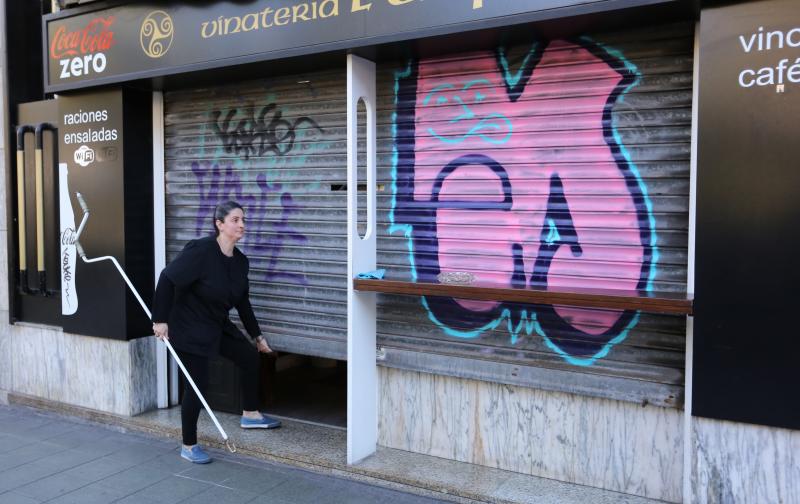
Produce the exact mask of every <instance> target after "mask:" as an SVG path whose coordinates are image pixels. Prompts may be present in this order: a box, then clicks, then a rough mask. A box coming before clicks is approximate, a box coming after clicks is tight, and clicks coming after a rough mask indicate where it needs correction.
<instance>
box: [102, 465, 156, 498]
mask: <svg viewBox="0 0 800 504" xmlns="http://www.w3.org/2000/svg"><path fill="white" fill-rule="evenodd" d="M170 476H171V474H170V473H168V472H165V471H163V470H161V469H158V468H154V467H149V466H147V465H138V466H134V467H131V468H130V469H125V470H124V471H122V472H118V473H116V474H114V475H112V476H109V477H107V478H103V479H101V480H99V481H97V484H99V485H102V486H106V487H109V488H115V489H119V490H123V491H125V492H126V495H127V494H132V493H136V492H138V491H139V490H142V489H143V488H146V487H148V486H151V485H153V484H155V483H158V482H159V481H161V480H163V479H166V478H168V477H170Z"/></svg>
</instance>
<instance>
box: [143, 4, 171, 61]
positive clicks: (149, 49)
mask: <svg viewBox="0 0 800 504" xmlns="http://www.w3.org/2000/svg"><path fill="white" fill-rule="evenodd" d="M174 31H175V27H174V25H173V24H172V18H171V17H170V16H169V14H167V13H166V12H164V11H161V10H157V11H153V12H151V13H150V14H148V15H147V17H146V18H144V21H142V28H141V30H139V42H140V43H141V45H142V50H143V51H144V53H145V54H146V55H148V56H149V57H151V58H160V57H161V56H164V55H165V54H166V53H167V51H169V48H170V46H171V45H172V35H173V33H174Z"/></svg>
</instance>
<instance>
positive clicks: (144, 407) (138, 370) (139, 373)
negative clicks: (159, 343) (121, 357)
mask: <svg viewBox="0 0 800 504" xmlns="http://www.w3.org/2000/svg"><path fill="white" fill-rule="evenodd" d="M130 352H131V404H130V414H131V415H138V414H139V413H144V412H145V411H149V410H152V409H155V408H156V407H158V384H157V383H156V381H157V378H158V375H157V373H158V370H157V369H156V339H155V338H154V337H149V338H139V339H136V340H133V341H131V342H130Z"/></svg>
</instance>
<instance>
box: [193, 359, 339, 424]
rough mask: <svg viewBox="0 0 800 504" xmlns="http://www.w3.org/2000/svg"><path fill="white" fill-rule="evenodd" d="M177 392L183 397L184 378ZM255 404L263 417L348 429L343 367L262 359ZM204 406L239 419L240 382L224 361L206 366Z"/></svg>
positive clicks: (316, 361)
mask: <svg viewBox="0 0 800 504" xmlns="http://www.w3.org/2000/svg"><path fill="white" fill-rule="evenodd" d="M179 390H180V393H181V395H182V392H183V376H181V384H180V389H179ZM259 398H260V403H261V405H260V409H261V411H263V412H264V413H266V414H269V415H275V416H279V417H282V418H290V419H293V420H299V421H303V422H311V423H315V424H322V425H329V426H332V427H341V428H346V427H347V362H345V361H339V360H334V359H325V358H322V357H311V356H307V355H298V354H291V353H277V354H270V355H264V354H262V355H261V374H260V377H259ZM181 399H182V397H181ZM206 400H207V401H208V404H209V405H210V406H211V408H212V409H214V410H216V411H224V412H227V413H233V414H237V415H240V414H241V413H242V400H241V377H240V374H239V370H238V368H236V366H234V365H233V363H231V362H230V361H228V360H227V359H224V358H222V357H215V358H212V359H211V361H210V362H209V383H208V391H207V393H206Z"/></svg>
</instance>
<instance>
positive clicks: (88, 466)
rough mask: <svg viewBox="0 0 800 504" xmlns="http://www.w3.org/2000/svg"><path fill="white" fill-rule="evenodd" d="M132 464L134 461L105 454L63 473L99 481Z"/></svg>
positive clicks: (133, 464) (134, 464)
mask: <svg viewBox="0 0 800 504" xmlns="http://www.w3.org/2000/svg"><path fill="white" fill-rule="evenodd" d="M134 466H136V463H135V462H131V461H129V460H119V459H116V458H114V457H110V456H105V457H102V458H99V459H95V460H92V461H91V462H87V463H85V464H81V465H79V466H76V467H73V468H71V469H68V470H66V471H65V474H72V475H74V476H75V477H78V478H82V477H83V478H86V479H90V480H93V481H99V480H101V479H103V478H107V477H109V476H111V475H113V474H116V473H118V472H122V471H124V470H126V469H129V468H131V467H134Z"/></svg>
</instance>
